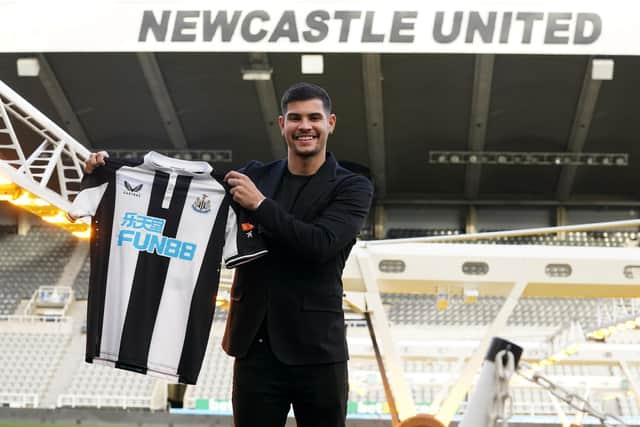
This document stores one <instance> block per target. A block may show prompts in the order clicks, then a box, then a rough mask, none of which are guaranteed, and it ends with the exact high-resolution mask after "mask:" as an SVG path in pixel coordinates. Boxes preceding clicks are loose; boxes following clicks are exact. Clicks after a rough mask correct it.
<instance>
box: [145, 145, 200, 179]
mask: <svg viewBox="0 0 640 427" xmlns="http://www.w3.org/2000/svg"><path fill="white" fill-rule="evenodd" d="M143 164H144V166H145V167H147V168H148V169H152V170H160V171H163V172H175V173H179V174H180V175H191V176H202V175H210V174H211V172H212V171H213V168H212V167H211V165H210V164H209V163H207V162H196V161H190V160H180V159H174V158H172V157H167V156H165V155H162V154H160V153H158V152H155V151H150V152H148V153H147V154H146V155H145V156H144V163H143Z"/></svg>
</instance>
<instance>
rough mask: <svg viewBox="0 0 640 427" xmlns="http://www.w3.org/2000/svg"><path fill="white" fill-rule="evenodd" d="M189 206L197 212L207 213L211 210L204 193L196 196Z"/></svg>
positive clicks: (209, 202) (209, 201)
mask: <svg viewBox="0 0 640 427" xmlns="http://www.w3.org/2000/svg"><path fill="white" fill-rule="evenodd" d="M191 207H192V208H193V210H194V211H196V212H198V213H201V214H206V213H209V212H211V200H209V198H208V197H207V195H206V194H203V195H202V196H200V197H198V198H196V200H195V201H194V202H193V204H192V205H191Z"/></svg>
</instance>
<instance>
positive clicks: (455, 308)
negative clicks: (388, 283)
mask: <svg viewBox="0 0 640 427" xmlns="http://www.w3.org/2000/svg"><path fill="white" fill-rule="evenodd" d="M436 298H437V297H436V296H434V295H410V294H382V301H383V303H384V304H386V305H388V307H389V312H388V314H389V320H390V321H391V322H392V323H393V324H396V325H459V326H465V325H478V326H479V325H488V324H490V323H491V322H492V321H493V319H494V318H495V316H496V315H497V314H498V311H499V310H500V308H501V307H502V305H503V304H504V298H503V297H479V298H478V301H477V302H475V303H471V304H465V303H464V302H463V298H462V296H459V295H452V296H450V297H449V305H448V308H447V309H446V310H439V309H438V308H437V306H436ZM600 304H604V302H603V301H602V300H599V299H596V298H579V299H578V298H532V297H529V298H521V299H520V300H519V301H518V304H517V305H516V308H515V310H514V312H513V313H512V314H511V316H510V317H509V320H508V325H510V326H561V325H564V324H567V323H569V322H571V321H578V322H580V324H581V325H583V327H590V326H592V325H594V324H596V323H597V319H596V317H595V316H596V308H597V307H598V306H599V305H600Z"/></svg>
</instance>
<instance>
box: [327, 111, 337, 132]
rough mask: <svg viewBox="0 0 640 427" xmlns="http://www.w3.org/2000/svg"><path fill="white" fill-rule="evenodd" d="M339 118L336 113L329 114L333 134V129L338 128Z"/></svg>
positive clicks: (330, 130) (330, 129) (330, 128)
mask: <svg viewBox="0 0 640 427" xmlns="http://www.w3.org/2000/svg"><path fill="white" fill-rule="evenodd" d="M337 119H338V118H337V117H336V115H335V114H333V113H331V114H329V133H330V134H332V133H333V130H334V129H335V128H336V120H337Z"/></svg>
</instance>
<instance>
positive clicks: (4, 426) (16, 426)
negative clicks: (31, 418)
mask: <svg viewBox="0 0 640 427" xmlns="http://www.w3.org/2000/svg"><path fill="white" fill-rule="evenodd" d="M114 425H116V424H112V425H111V427H113V426H114ZM117 425H119V424H117ZM42 426H49V427H108V426H106V425H102V426H99V425H90V424H58V423H55V424H52V423H2V422H0V427H42Z"/></svg>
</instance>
